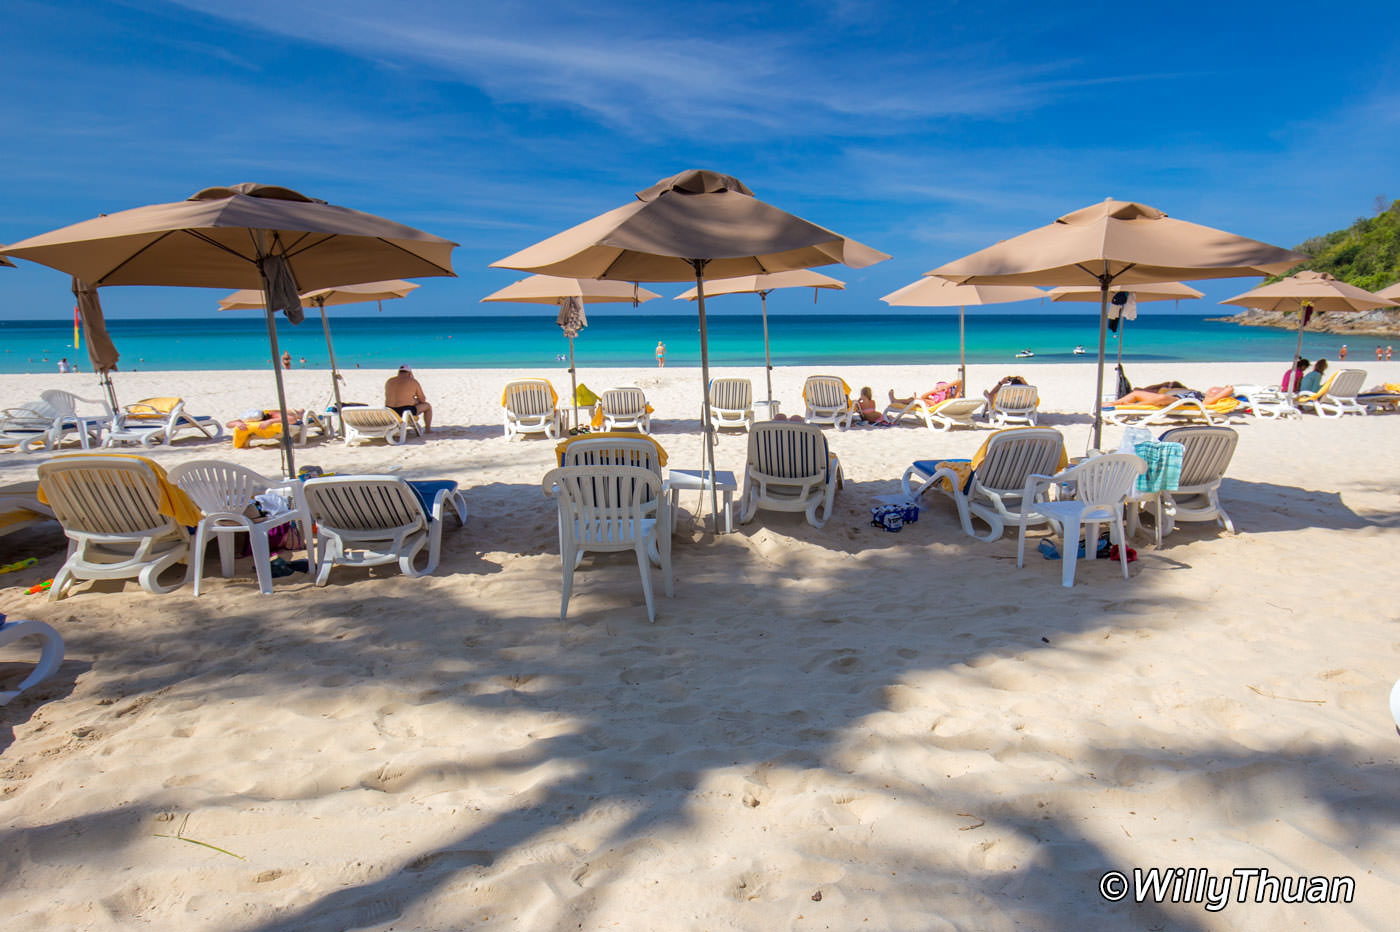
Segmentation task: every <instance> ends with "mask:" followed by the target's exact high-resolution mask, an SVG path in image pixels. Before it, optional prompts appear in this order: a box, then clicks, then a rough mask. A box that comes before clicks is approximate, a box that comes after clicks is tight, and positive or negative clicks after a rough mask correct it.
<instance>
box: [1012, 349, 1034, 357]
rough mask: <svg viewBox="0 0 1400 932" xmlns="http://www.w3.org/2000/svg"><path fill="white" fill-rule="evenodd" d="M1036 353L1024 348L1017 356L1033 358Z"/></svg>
mask: <svg viewBox="0 0 1400 932" xmlns="http://www.w3.org/2000/svg"><path fill="white" fill-rule="evenodd" d="M1034 355H1035V353H1032V352H1031V351H1030V350H1028V349H1023V350H1021V352H1019V353H1017V354H1016V358H1017V359H1030V358H1031V357H1032V356H1034Z"/></svg>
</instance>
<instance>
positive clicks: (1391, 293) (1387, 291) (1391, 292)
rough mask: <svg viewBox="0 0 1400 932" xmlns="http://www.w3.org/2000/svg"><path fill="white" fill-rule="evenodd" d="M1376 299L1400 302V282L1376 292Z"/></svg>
mask: <svg viewBox="0 0 1400 932" xmlns="http://www.w3.org/2000/svg"><path fill="white" fill-rule="evenodd" d="M1376 297H1378V298H1385V299H1386V300H1388V301H1396V302H1400V282H1396V283H1395V284H1393V285H1391V286H1390V287H1389V288H1382V289H1381V290H1380V291H1377V292H1376Z"/></svg>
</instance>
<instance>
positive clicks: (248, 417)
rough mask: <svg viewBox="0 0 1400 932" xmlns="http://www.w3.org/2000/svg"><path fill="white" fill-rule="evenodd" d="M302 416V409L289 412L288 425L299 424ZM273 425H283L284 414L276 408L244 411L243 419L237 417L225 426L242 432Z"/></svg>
mask: <svg viewBox="0 0 1400 932" xmlns="http://www.w3.org/2000/svg"><path fill="white" fill-rule="evenodd" d="M301 415H302V409H301V408H296V409H294V410H291V411H288V412H287V423H289V424H295V423H297V422H298V421H300V420H301ZM273 423H277V424H281V423H282V414H281V412H279V411H278V410H276V409H275V408H274V409H273V410H271V411H269V410H266V409H264V410H252V411H244V412H243V415H242V416H241V417H236V418H234V419H233V420H231V421H229V422H228V423H227V424H225V425H224V426H225V427H232V428H234V429H235V430H239V429H242V430H250V429H256V428H262V427H267V426H268V425H270V424H273Z"/></svg>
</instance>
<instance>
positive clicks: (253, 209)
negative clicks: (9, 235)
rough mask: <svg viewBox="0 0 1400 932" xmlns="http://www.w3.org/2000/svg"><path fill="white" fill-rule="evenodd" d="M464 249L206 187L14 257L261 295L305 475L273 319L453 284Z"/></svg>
mask: <svg viewBox="0 0 1400 932" xmlns="http://www.w3.org/2000/svg"><path fill="white" fill-rule="evenodd" d="M454 246H456V244H455V243H453V242H451V241H449V240H445V239H442V238H441V237H438V236H433V235H432V234H431V233H425V232H423V231H422V230H415V229H413V228H412V227H408V226H404V225H403V224H400V223H395V222H394V221H392V220H386V219H384V218H383V217H376V216H374V215H373V214H366V213H361V212H360V211H357V210H350V209H348V208H345V207H336V206H334V205H331V204H327V203H326V202H325V201H321V200H317V199H315V198H310V197H307V196H306V195H304V194H299V193H297V192H296V191H293V190H291V189H289V188H283V187H278V186H276V185H261V184H238V185H233V186H230V187H216V188H205V189H204V190H202V191H199V192H197V193H195V194H193V195H191V196H190V197H189V198H188V199H187V200H184V201H176V202H174V203H170V204H152V205H150V206H147V207H137V208H134V209H132V210H124V211H120V212H118V213H114V214H106V215H103V216H100V217H97V218H95V219H92V220H85V221H83V222H82V223H76V224H73V225H72V226H68V227H63V228H62V229H59V230H54V231H52V232H49V233H43V234H40V235H39V236H34V237H30V238H29V239H26V240H22V241H20V242H18V243H13V244H11V245H9V246H7V247H5V250H4V251H5V253H6V254H7V255H10V256H14V257H16V258H20V259H28V260H30V261H32V262H38V263H40V264H41V265H47V266H50V267H52V268H56V269H59V270H60V271H63V272H67V273H68V274H70V275H74V276H77V277H78V278H80V279H82V280H84V281H86V282H88V283H90V284H91V285H92V286H93V287H103V286H108V285H173V286H186V287H195V288H256V289H258V290H260V291H262V292H264V293H265V294H266V295H267V296H268V302H267V306H266V309H265V312H266V315H267V333H268V342H269V343H270V344H271V347H272V368H273V376H274V379H275V380H276V383H277V401H278V404H279V406H280V407H281V409H282V411H283V412H284V413H283V424H282V455H283V460H284V462H283V465H284V467H285V469H286V472H287V474H288V475H294V474H295V465H296V464H295V462H294V459H293V453H292V443H291V441H292V436H291V429H290V426H289V425H288V424H287V423H286V415H285V412H286V408H287V400H286V392H285V389H284V387H283V384H282V371H281V369H280V368H279V366H278V357H279V356H280V355H281V354H280V353H279V352H278V349H277V328H276V324H275V322H274V320H273V316H272V314H273V311H275V310H281V311H282V312H283V313H284V314H285V315H286V316H287V319H288V320H290V321H291V322H292V323H294V324H296V323H300V322H301V320H302V316H303V315H302V310H301V307H302V304H301V293H302V292H306V291H315V290H317V289H321V288H330V287H336V286H341V285H351V284H358V283H361V282H372V281H381V280H384V279H389V278H425V277H430V276H435V275H452V274H453V272H452V261H451V256H452V249H453V247H454Z"/></svg>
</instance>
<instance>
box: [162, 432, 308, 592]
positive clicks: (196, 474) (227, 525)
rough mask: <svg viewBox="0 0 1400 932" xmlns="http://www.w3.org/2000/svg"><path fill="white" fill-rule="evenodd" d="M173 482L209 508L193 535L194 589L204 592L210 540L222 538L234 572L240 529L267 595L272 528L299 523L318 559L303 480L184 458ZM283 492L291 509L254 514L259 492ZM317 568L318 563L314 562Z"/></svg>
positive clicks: (225, 565)
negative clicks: (250, 511)
mask: <svg viewBox="0 0 1400 932" xmlns="http://www.w3.org/2000/svg"><path fill="white" fill-rule="evenodd" d="M170 481H171V482H173V483H175V484H176V485H178V486H179V487H180V488H182V489H184V490H185V492H186V493H187V494H188V495H189V497H190V498H192V499H194V503H195V504H196V505H198V506H199V508H200V510H201V511H203V512H204V517H203V518H202V519H200V522H199V525H198V526H197V527H196V528H195V534H194V557H193V560H192V562H193V564H194V594H195V596H196V597H198V596H199V594H200V588H201V586H200V583H201V582H202V581H203V579H204V551H205V548H206V547H208V545H209V542H210V540H211V539H214V540H218V542H219V568H220V571H221V572H222V573H223V575H224V576H225V578H227V577H229V576H232V575H233V561H234V544H235V542H236V541H235V537H236V535H238V534H247V535H248V538H249V543H250V546H251V547H252V550H253V568H254V569H255V570H256V571H257V575H258V588H259V589H260V590H262V593H263V595H271V594H272V566H271V563H270V561H271V559H272V551H271V545H270V542H269V540H268V532H269V531H271V530H272V529H273V528H277V527H283V526H284V525H288V524H295V525H297V526H298V527H299V528H300V529H301V539H302V541H303V542H304V543H305V545H306V552H307V556H308V557H311V558H312V559H313V560H314V556H315V555H314V549H313V547H312V546H311V517H310V515H308V514H307V512H306V506H305V503H304V502H302V500H301V499H302V495H301V489H300V485H301V483H299V482H296V481H295V480H290V481H285V482H277V481H275V480H272V479H269V478H267V477H266V476H263V475H260V474H258V473H256V472H254V471H253V470H251V469H248V468H246V467H243V466H239V465H237V464H235V463H225V462H223V461H221V460H195V461H193V462H189V463H181V464H180V465H179V466H176V467H174V468H173V469H171V470H170ZM264 492H280V493H281V494H282V495H283V496H285V498H286V499H287V501H288V503H289V504H290V506H291V510H289V511H285V512H282V513H280V514H274V515H266V516H264V517H260V518H259V517H249V516H248V514H247V511H248V506H249V505H251V504H252V503H253V497H254V496H255V495H262V494H263V493H264ZM313 569H314V566H313Z"/></svg>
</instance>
